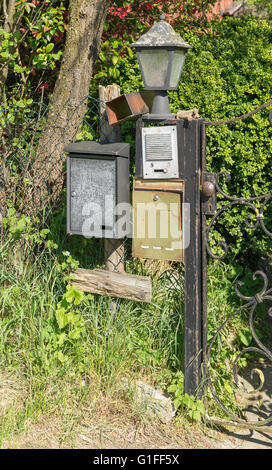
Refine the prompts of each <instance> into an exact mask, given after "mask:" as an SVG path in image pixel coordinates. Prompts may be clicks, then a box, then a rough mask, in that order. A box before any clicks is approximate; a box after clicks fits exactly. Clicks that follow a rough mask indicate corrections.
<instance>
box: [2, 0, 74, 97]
mask: <svg viewBox="0 0 272 470" xmlns="http://www.w3.org/2000/svg"><path fill="white" fill-rule="evenodd" d="M67 4H68V1H67V0H64V1H62V0H51V1H50V2H43V1H34V0H33V1H32V2H27V1H26V0H19V1H18V2H16V13H15V18H14V20H15V21H14V26H13V30H12V31H11V32H4V29H3V28H1V29H0V67H1V68H4V67H7V68H8V81H7V84H6V86H5V88H4V90H5V95H6V97H7V98H10V97H11V96H16V98H18V97H19V98H20V99H22V98H29V97H30V96H31V97H33V95H36V96H37V97H38V96H39V95H40V94H44V92H47V93H48V92H49V91H52V89H53V86H54V83H55V80H56V76H57V75H56V73H57V71H58V67H59V64H60V60H61V57H62V53H63V46H64V40H65V33H66V30H67V28H68V26H67V23H66V19H67ZM1 20H2V21H1ZM3 21H4V20H3V19H1V18H0V25H1V23H2V24H3Z"/></svg>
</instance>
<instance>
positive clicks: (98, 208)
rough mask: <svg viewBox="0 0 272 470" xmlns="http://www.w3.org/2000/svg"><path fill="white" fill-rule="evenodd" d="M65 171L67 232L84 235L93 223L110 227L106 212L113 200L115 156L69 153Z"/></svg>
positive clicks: (114, 191)
mask: <svg viewBox="0 0 272 470" xmlns="http://www.w3.org/2000/svg"><path fill="white" fill-rule="evenodd" d="M67 173H68V182H67V183H68V184H67V192H68V194H67V197H68V232H69V233H74V234H83V235H86V236H87V234H86V231H87V232H88V229H89V230H90V231H93V228H94V224H95V227H99V228H101V229H102V230H104V229H105V228H106V229H107V230H110V229H112V230H113V227H112V224H110V226H107V225H106V224H107V223H108V220H110V218H111V217H109V219H107V220H105V214H106V209H107V210H108V211H109V212H108V213H110V211H111V204H112V207H115V204H116V159H114V158H112V159H110V158H108V159H106V158H104V159H103V158H101V157H99V158H95V156H94V157H92V158H84V157H83V158H82V156H81V157H76V156H74V155H73V156H69V157H68V168H67ZM105 197H107V199H105ZM107 201H108V202H109V201H110V204H109V203H108V204H107ZM105 202H106V205H107V207H106V206H105ZM88 221H89V222H90V223H89V222H88ZM88 223H89V225H90V227H88ZM112 238H114V234H113V233H112Z"/></svg>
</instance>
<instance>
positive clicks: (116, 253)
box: [99, 85, 125, 273]
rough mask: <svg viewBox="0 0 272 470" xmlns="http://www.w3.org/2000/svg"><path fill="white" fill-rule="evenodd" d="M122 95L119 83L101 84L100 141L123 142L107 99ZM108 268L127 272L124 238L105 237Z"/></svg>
mask: <svg viewBox="0 0 272 470" xmlns="http://www.w3.org/2000/svg"><path fill="white" fill-rule="evenodd" d="M118 96H120V87H119V85H108V86H107V87H106V88H105V87H103V86H101V85H99V99H100V142H101V143H103V144H105V143H113V142H121V125H120V124H115V125H114V126H110V124H109V123H108V117H107V113H106V106H105V103H106V101H111V100H113V99H114V98H117V97H118ZM104 249H105V258H106V269H107V270H108V271H115V272H121V273H122V272H125V260H124V255H125V250H124V240H123V239H120V240H116V239H111V238H109V239H105V242H104Z"/></svg>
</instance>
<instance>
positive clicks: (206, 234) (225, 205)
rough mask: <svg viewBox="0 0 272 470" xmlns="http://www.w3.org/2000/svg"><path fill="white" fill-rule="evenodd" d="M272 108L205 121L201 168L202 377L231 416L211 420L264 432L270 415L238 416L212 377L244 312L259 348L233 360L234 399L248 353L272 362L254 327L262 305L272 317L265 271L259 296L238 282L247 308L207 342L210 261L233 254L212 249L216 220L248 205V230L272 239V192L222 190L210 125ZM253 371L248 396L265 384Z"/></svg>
mask: <svg viewBox="0 0 272 470" xmlns="http://www.w3.org/2000/svg"><path fill="white" fill-rule="evenodd" d="M271 105H272V101H270V102H268V103H265V104H264V105H263V106H261V107H260V108H258V109H255V110H254V111H252V112H250V113H247V114H245V115H243V116H239V117H237V118H234V119H231V120H225V121H211V122H205V121H204V122H203V123H202V139H201V160H202V162H201V164H202V165H201V166H202V182H201V183H202V215H201V218H202V280H201V282H202V351H203V355H202V364H203V371H202V372H203V375H202V381H203V382H204V385H205V386H206V387H207V389H208V390H209V392H210V394H211V395H212V396H213V398H214V399H215V401H216V402H217V404H218V405H219V406H220V408H221V410H222V411H223V412H224V415H227V416H228V419H229V418H230V420H225V421H224V419H223V420H222V419H221V420H220V419H217V418H209V417H208V419H211V421H213V422H219V423H222V422H223V423H225V424H239V426H240V427H246V428H251V429H253V428H254V429H259V428H261V429H264V427H265V426H266V425H267V424H269V423H271V422H272V416H269V417H268V418H267V417H266V419H262V420H259V418H258V421H256V422H248V421H247V418H246V415H245V414H244V413H243V412H242V411H241V410H239V407H237V408H238V412H237V413H234V412H232V411H230V410H229V409H228V408H227V407H226V406H225V404H224V403H222V401H221V399H220V397H219V396H218V393H217V391H216V386H215V384H214V383H213V380H212V376H211V363H210V362H211V361H210V360H211V353H212V350H213V347H214V345H215V342H216V341H217V340H218V338H219V336H220V334H221V333H222V331H223V329H224V327H225V326H226V325H227V324H229V322H230V321H231V320H232V319H233V318H235V317H237V316H238V315H239V314H242V313H243V312H248V321H249V328H250V332H251V335H252V338H253V339H254V341H255V343H256V345H255V346H248V347H246V348H244V349H243V350H242V351H240V352H239V353H238V354H237V356H236V358H235V360H234V361H233V383H234V386H233V387H232V391H233V396H234V397H236V394H235V393H236V392H237V390H239V387H240V385H241V384H240V383H239V379H238V362H239V360H240V359H241V357H242V356H243V355H244V354H246V353H257V354H260V355H261V356H262V357H264V358H265V359H266V360H268V361H271V362H272V351H271V350H269V349H268V348H267V347H266V346H265V345H264V344H263V343H262V341H261V339H260V338H259V336H258V332H257V331H256V329H255V325H254V320H255V313H256V308H257V307H258V306H259V305H261V304H266V306H267V309H268V316H269V317H270V318H272V286H269V279H268V276H267V274H266V273H265V272H264V271H263V270H257V271H256V272H255V273H254V274H253V280H254V281H257V280H259V281H261V284H262V286H261V287H260V288H259V292H258V293H256V294H253V295H252V296H247V295H243V293H242V292H241V287H242V285H243V283H242V282H237V283H236V285H235V287H234V289H235V292H236V295H237V297H238V298H239V299H241V301H243V305H241V307H240V308H238V309H237V310H236V311H235V312H234V313H232V314H231V315H230V316H229V317H228V318H227V319H226V320H225V321H224V322H223V323H222V324H221V326H220V327H219V328H218V329H217V331H216V332H215V333H214V335H213V337H212V338H211V339H210V340H209V342H207V326H208V315H207V259H208V257H211V258H213V259H218V260H219V259H220V260H222V259H224V258H225V257H226V255H227V254H228V252H229V246H228V245H227V243H226V242H225V241H220V242H219V244H220V246H221V248H222V249H223V254H222V255H218V254H215V253H214V252H213V250H212V248H211V245H210V241H211V240H210V234H211V230H212V228H213V227H214V225H215V223H216V221H217V220H218V219H219V218H220V216H221V215H222V214H223V213H225V211H226V210H228V209H230V208H232V207H233V206H239V205H240V206H241V205H242V206H246V207H248V208H249V209H250V211H252V215H254V217H255V221H254V222H252V221H251V215H248V216H247V218H246V221H245V224H246V226H247V228H249V229H256V228H257V227H260V228H261V229H262V232H263V233H264V234H265V235H266V236H267V237H270V238H272V232H271V229H269V228H268V227H267V226H266V225H265V221H264V210H265V208H267V207H268V204H269V203H271V201H272V192H270V193H267V194H264V195H261V196H257V197H250V198H243V197H235V196H231V195H229V194H227V192H225V191H224V190H223V189H222V185H221V183H220V180H221V178H222V177H224V178H225V181H226V182H227V181H229V180H230V175H229V174H228V173H226V172H220V173H218V174H215V173H209V172H207V171H206V126H215V125H223V124H229V123H231V122H237V121H239V120H242V119H245V118H247V117H249V116H251V115H253V114H255V113H257V112H259V111H261V110H262V109H265V108H266V107H268V106H271ZM269 121H270V124H271V125H272V111H270V114H269ZM216 194H220V195H221V196H220V207H219V208H218V205H217V202H216ZM271 365H272V364H271ZM195 370H198V373H199V377H200V371H199V365H195ZM253 372H255V373H256V374H257V375H258V377H259V382H260V383H259V386H258V387H257V388H256V389H255V390H252V391H251V392H247V393H253V392H254V393H255V392H257V391H260V390H261V388H262V386H263V383H264V377H263V373H262V371H261V370H259V369H256V368H255V369H253ZM185 377H186V376H185ZM199 383H200V382H197V383H196V382H195V383H193V384H192V386H193V387H194V388H195V390H196V386H199ZM191 391H192V387H190V385H187V386H186V385H185V392H187V393H188V392H191Z"/></svg>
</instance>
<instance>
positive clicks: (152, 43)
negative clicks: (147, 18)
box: [130, 15, 192, 49]
mask: <svg viewBox="0 0 272 470" xmlns="http://www.w3.org/2000/svg"><path fill="white" fill-rule="evenodd" d="M130 47H135V48H136V49H137V48H141V47H179V48H182V49H192V46H190V45H189V44H186V42H185V41H184V40H183V39H182V37H181V36H180V35H179V34H178V33H176V32H175V31H174V29H173V28H172V26H171V25H170V24H169V23H167V22H166V21H165V16H164V15H161V16H160V21H159V22H158V23H155V24H154V25H153V26H152V28H150V30H149V31H148V32H147V33H145V34H143V35H142V36H141V37H140V38H139V39H138V41H136V42H134V43H133V44H130Z"/></svg>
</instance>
